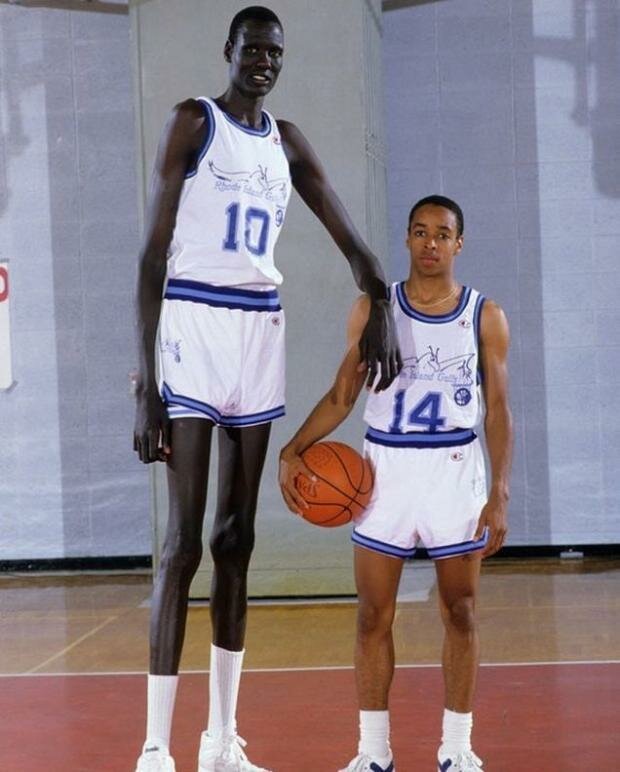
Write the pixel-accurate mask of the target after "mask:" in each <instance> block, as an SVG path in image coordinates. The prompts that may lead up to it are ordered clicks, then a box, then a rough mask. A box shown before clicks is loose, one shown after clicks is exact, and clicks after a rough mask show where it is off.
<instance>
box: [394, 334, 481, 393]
mask: <svg viewBox="0 0 620 772" xmlns="http://www.w3.org/2000/svg"><path fill="white" fill-rule="evenodd" d="M427 349H428V350H427V351H425V352H424V354H422V356H419V357H416V356H413V357H408V358H407V359H405V360H404V363H403V369H402V371H401V375H400V377H401V378H404V379H405V380H408V381H416V380H420V381H442V382H446V383H450V384H452V386H454V388H455V389H459V388H460V387H467V386H472V385H473V383H474V379H473V370H472V368H471V366H470V363H471V360H472V359H473V358H474V356H475V354H459V355H458V356H454V357H446V358H445V359H442V357H441V355H440V349H439V346H437V347H436V348H433V346H428V347H427ZM470 398H471V395H470ZM468 401H469V400H468ZM457 404H458V403H457ZM465 404H467V403H465Z"/></svg>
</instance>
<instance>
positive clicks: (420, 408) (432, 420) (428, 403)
mask: <svg viewBox="0 0 620 772" xmlns="http://www.w3.org/2000/svg"><path fill="white" fill-rule="evenodd" d="M404 407H405V390H404V389H400V390H399V391H397V392H396V396H395V397H394V418H393V419H392V424H391V426H390V431H391V432H395V433H399V434H400V433H401V432H402V422H403V412H404ZM440 408H441V394H440V393H438V392H436V391H429V392H428V393H427V394H426V396H424V397H422V399H421V400H420V401H419V402H418V404H417V405H416V406H415V407H414V408H413V410H412V411H411V412H410V413H409V415H408V417H407V423H408V424H409V425H417V426H426V427H427V431H429V432H436V431H437V427H438V426H443V425H444V424H445V423H446V419H445V418H442V417H440V415H439V410H440Z"/></svg>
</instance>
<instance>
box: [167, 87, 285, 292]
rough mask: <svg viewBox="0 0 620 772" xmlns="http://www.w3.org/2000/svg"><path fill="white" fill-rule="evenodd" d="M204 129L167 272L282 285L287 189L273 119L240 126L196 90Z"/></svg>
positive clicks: (220, 281)
mask: <svg viewBox="0 0 620 772" xmlns="http://www.w3.org/2000/svg"><path fill="white" fill-rule="evenodd" d="M198 101H199V103H200V104H201V106H202V107H203V109H204V111H205V115H206V119H207V129H208V130H207V135H206V137H205V141H204V144H203V146H202V148H201V149H200V152H199V153H198V154H197V158H196V161H195V163H194V165H193V167H192V168H191V169H190V170H189V171H188V173H187V176H186V180H185V183H184V185H183V190H182V192H181V200H180V204H179V210H178V213H177V219H176V226H175V229H174V234H173V237H172V242H171V244H170V250H169V255H168V278H169V279H190V280H194V281H199V282H204V283H207V284H212V285H225V286H239V285H247V284H250V285H268V286H273V285H274V284H280V283H281V282H282V274H281V273H280V272H279V271H278V270H277V268H276V267H275V264H274V260H273V250H274V247H275V244H276V241H277V239H278V235H279V233H280V229H281V227H282V223H283V222H284V216H285V214H286V207H287V204H288V200H289V198H290V195H291V177H290V173H289V165H288V160H287V158H286V155H285V153H284V150H283V148H282V142H281V139H280V133H279V131H278V127H277V124H276V122H275V119H274V118H273V117H272V116H271V115H270V114H269V113H267V112H265V111H263V124H262V126H261V128H260V129H251V128H248V127H247V126H243V125H242V124H240V123H239V122H238V121H236V120H235V119H234V118H233V117H232V116H230V115H228V113H225V112H223V111H222V110H221V109H220V108H219V107H218V106H217V104H216V103H215V102H214V101H213V100H212V99H207V98H206V97H200V99H199V100H198Z"/></svg>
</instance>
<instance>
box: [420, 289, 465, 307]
mask: <svg viewBox="0 0 620 772" xmlns="http://www.w3.org/2000/svg"><path fill="white" fill-rule="evenodd" d="M459 289H460V287H459V285H458V284H455V285H454V287H452V289H451V290H450V292H449V293H448V294H447V295H446V296H445V297H444V298H439V300H433V302H432V303H424V301H422V300H412V301H411V302H412V303H413V305H414V306H424V307H425V308H432V307H433V306H438V305H440V304H441V303H445V301H446V300H450V298H451V297H452V296H453V295H455V294H456V292H457V291H458V290H459Z"/></svg>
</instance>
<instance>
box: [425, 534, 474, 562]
mask: <svg viewBox="0 0 620 772" xmlns="http://www.w3.org/2000/svg"><path fill="white" fill-rule="evenodd" d="M488 541H489V529H488V528H485V529H484V533H483V534H482V536H481V537H480V538H479V539H477V540H476V541H462V542H461V543H460V544H451V545H449V546H447V547H431V548H430V549H429V548H427V550H426V551H427V552H428V556H429V558H434V559H435V558H451V557H455V556H456V555H466V554H467V553H468V552H476V551H477V550H481V549H483V548H484V547H486V546H487V542H488Z"/></svg>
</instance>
